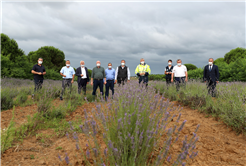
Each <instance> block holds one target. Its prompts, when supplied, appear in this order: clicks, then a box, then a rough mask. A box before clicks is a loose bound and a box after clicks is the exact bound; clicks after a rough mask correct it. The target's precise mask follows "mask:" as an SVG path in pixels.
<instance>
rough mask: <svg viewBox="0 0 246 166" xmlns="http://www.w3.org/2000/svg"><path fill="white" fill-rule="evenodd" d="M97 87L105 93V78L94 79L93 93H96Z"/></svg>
mask: <svg viewBox="0 0 246 166" xmlns="http://www.w3.org/2000/svg"><path fill="white" fill-rule="evenodd" d="M97 87H99V88H100V92H101V94H102V95H103V80H97V79H94V80H93V92H92V95H96V91H97Z"/></svg>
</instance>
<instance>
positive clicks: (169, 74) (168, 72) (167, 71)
mask: <svg viewBox="0 0 246 166" xmlns="http://www.w3.org/2000/svg"><path fill="white" fill-rule="evenodd" d="M172 72H173V65H172V60H171V59H169V60H168V66H167V67H166V68H165V75H166V83H167V86H168V85H170V84H171V77H172Z"/></svg>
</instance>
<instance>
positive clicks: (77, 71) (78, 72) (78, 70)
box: [75, 67, 90, 83]
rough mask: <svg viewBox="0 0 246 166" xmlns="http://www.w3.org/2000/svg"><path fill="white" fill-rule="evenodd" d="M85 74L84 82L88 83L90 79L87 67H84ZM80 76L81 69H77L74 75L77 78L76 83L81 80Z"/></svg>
mask: <svg viewBox="0 0 246 166" xmlns="http://www.w3.org/2000/svg"><path fill="white" fill-rule="evenodd" d="M85 72H86V76H87V78H86V80H87V82H89V80H90V79H89V75H88V70H87V67H85ZM81 74H82V71H81V67H78V68H77V70H76V73H75V75H76V76H78V80H77V81H78V83H79V82H80V80H81Z"/></svg>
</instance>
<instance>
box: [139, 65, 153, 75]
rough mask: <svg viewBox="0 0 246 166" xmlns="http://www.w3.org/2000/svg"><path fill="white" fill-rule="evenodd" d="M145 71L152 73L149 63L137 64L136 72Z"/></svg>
mask: <svg viewBox="0 0 246 166" xmlns="http://www.w3.org/2000/svg"><path fill="white" fill-rule="evenodd" d="M145 72H148V73H149V74H150V73H151V70H150V67H149V65H147V64H145V65H141V64H139V65H138V66H137V68H136V69H135V74H137V73H145Z"/></svg>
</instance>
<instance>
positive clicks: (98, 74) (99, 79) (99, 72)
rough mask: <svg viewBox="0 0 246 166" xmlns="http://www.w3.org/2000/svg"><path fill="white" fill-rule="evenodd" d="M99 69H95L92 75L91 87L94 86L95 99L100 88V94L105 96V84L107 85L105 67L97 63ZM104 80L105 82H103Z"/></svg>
mask: <svg viewBox="0 0 246 166" xmlns="http://www.w3.org/2000/svg"><path fill="white" fill-rule="evenodd" d="M96 64H97V67H94V68H93V69H92V73H91V85H93V92H92V95H93V96H94V98H95V95H96V90H97V88H98V87H99V88H100V93H101V95H103V84H104V85H106V74H105V70H104V68H103V67H101V62H100V61H97V62H96ZM103 79H104V80H103Z"/></svg>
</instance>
